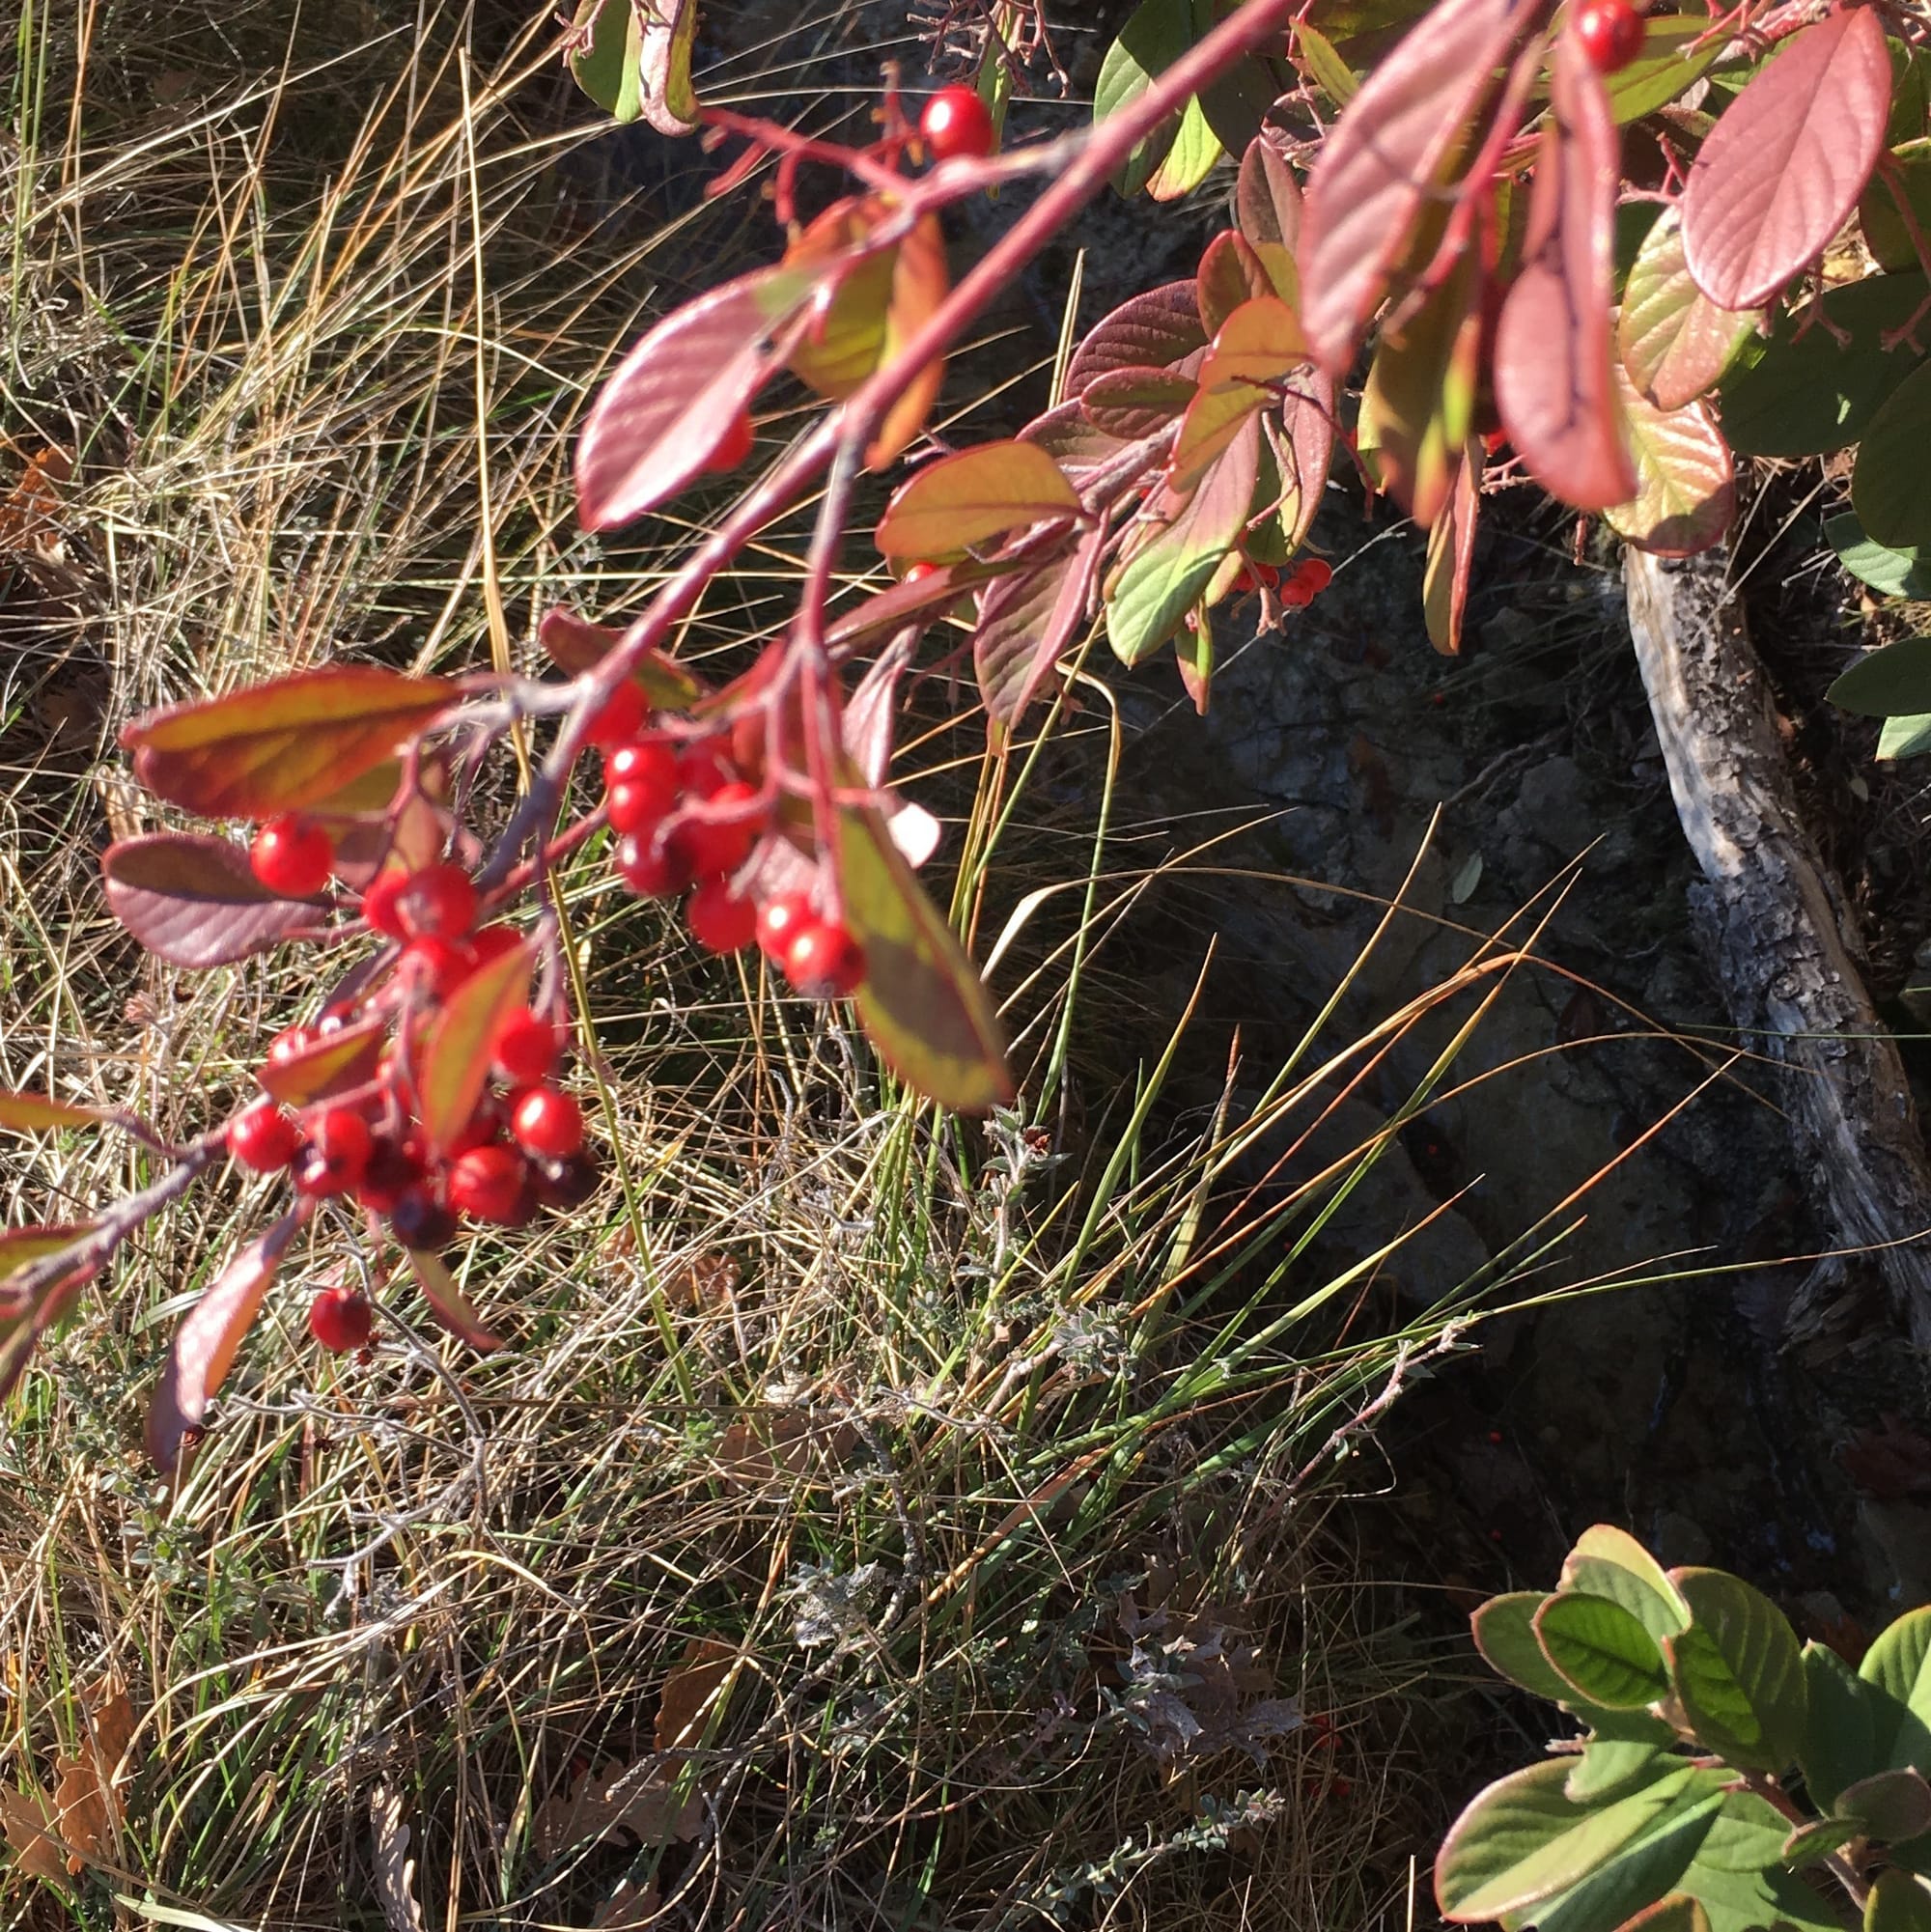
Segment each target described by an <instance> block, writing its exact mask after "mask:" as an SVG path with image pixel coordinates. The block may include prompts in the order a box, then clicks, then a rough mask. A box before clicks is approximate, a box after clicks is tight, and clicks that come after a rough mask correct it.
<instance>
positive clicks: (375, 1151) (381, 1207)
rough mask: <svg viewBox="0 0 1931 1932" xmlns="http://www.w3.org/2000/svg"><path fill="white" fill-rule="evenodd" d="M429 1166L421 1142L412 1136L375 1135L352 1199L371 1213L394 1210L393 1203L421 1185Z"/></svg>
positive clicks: (391, 1211) (387, 1212) (394, 1204)
mask: <svg viewBox="0 0 1931 1932" xmlns="http://www.w3.org/2000/svg"><path fill="white" fill-rule="evenodd" d="M428 1168H429V1163H428V1160H427V1158H426V1156H425V1154H424V1150H423V1146H422V1143H421V1142H420V1141H419V1140H417V1139H416V1138H415V1137H414V1135H412V1134H406V1135H404V1136H402V1137H400V1138H398V1137H397V1136H395V1135H392V1134H378V1135H377V1136H376V1139H375V1144H374V1145H373V1146H372V1147H371V1148H370V1150H369V1161H368V1164H367V1165H366V1166H365V1167H364V1168H363V1170H362V1179H361V1180H360V1182H358V1183H357V1184H356V1189H355V1198H356V1199H357V1200H358V1201H359V1202H361V1204H362V1205H363V1206H364V1207H365V1208H367V1209H368V1210H369V1211H370V1213H371V1214H378V1215H386V1214H390V1213H393V1212H394V1210H395V1206H396V1203H397V1202H398V1201H400V1200H401V1199H402V1198H403V1196H404V1195H405V1194H406V1193H407V1192H409V1191H410V1190H411V1189H413V1188H416V1187H418V1186H420V1185H421V1183H422V1179H423V1176H424V1174H425V1173H427V1172H428Z"/></svg>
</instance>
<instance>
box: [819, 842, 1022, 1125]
mask: <svg viewBox="0 0 1931 1932" xmlns="http://www.w3.org/2000/svg"><path fill="white" fill-rule="evenodd" d="M837 857H838V886H839V892H840V895H841V897H842V899H843V902H844V909H845V920H846V924H847V925H848V926H849V927H850V928H851V931H852V936H853V938H855V939H856V940H857V941H858V943H859V944H860V945H861V946H862V947H863V948H864V951H865V978H864V983H863V984H862V985H861V986H860V987H859V989H858V994H857V1001H858V1018H859V1021H860V1022H862V1024H863V1025H864V1028H865V1033H866V1036H867V1037H868V1038H869V1039H870V1040H871V1042H872V1044H873V1046H875V1047H876V1048H877V1049H878V1050H879V1053H880V1055H881V1057H882V1059H883V1060H884V1061H885V1064H886V1065H887V1066H889V1067H890V1068H891V1069H892V1070H893V1072H894V1073H896V1074H897V1075H898V1076H899V1078H901V1079H903V1080H905V1081H906V1083H907V1084H908V1085H909V1086H910V1087H912V1088H914V1089H915V1090H916V1091H917V1092H919V1093H921V1094H923V1095H925V1096H926V1098H927V1099H929V1100H935V1101H937V1102H938V1104H939V1106H945V1107H950V1108H951V1109H952V1110H953V1111H954V1112H956V1113H984V1112H986V1111H987V1110H988V1109H990V1108H992V1107H994V1106H1001V1105H1003V1104H1004V1103H1005V1102H1007V1101H1009V1100H1010V1099H1011V1098H1012V1094H1013V1084H1012V1077H1011V1076H1010V1075H1009V1074H1008V1073H1007V1071H1006V1059H1005V1047H1004V1043H1003V1040H1002V1039H1001V1035H1000V1028H999V1022H998V1019H997V1016H996V1015H995V1014H994V1012H993V1002H992V1000H991V999H990V997H989V996H988V995H987V993H986V988H985V983H984V982H983V981H982V980H981V979H980V977H979V974H978V971H977V969H976V968H975V967H974V966H973V965H972V962H971V961H970V960H969V959H967V958H966V957H965V949H964V948H963V947H962V946H961V945H960V943H959V941H958V939H957V938H955V937H954V935H953V932H952V928H951V927H950V926H948V925H947V924H946V922H945V920H944V918H943V917H942V916H941V915H940V913H939V911H938V908H936V907H935V906H934V905H933V903H932V901H931V900H930V899H928V898H927V897H926V895H925V891H924V888H923V887H922V886H921V885H920V884H919V882H918V881H917V880H916V879H915V878H914V877H913V876H912V872H911V868H910V866H909V865H908V864H907V863H906V862H905V859H904V857H903V856H902V855H901V854H900V853H899V850H898V848H897V847H896V846H895V845H894V844H893V843H892V837H891V833H890V832H889V831H888V830H887V829H886V826H885V822H884V820H883V819H882V817H881V816H880V814H879V813H878V812H877V811H876V810H874V809H872V808H871V807H870V806H846V807H842V808H841V809H840V810H839V813H838V853H837Z"/></svg>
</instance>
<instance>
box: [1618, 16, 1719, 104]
mask: <svg viewBox="0 0 1931 1932" xmlns="http://www.w3.org/2000/svg"><path fill="white" fill-rule="evenodd" d="M1726 39H1727V36H1725V35H1724V34H1722V33H1721V32H1713V31H1712V23H1711V20H1710V16H1709V15H1708V14H1652V15H1651V16H1650V17H1649V18H1648V19H1647V20H1645V21H1644V22H1643V23H1642V51H1641V52H1640V53H1639V54H1637V57H1636V59H1635V60H1633V61H1631V62H1630V64H1629V66H1628V67H1626V68H1621V69H1618V70H1617V71H1616V72H1614V73H1613V74H1611V75H1610V76H1609V112H1610V113H1611V114H1612V115H1613V116H1614V117H1615V123H1616V126H1618V127H1622V126H1627V125H1628V124H1629V123H1630V122H1632V121H1640V120H1641V119H1642V117H1643V116H1644V115H1645V114H1654V113H1655V112H1656V110H1657V109H1658V108H1659V107H1666V106H1667V105H1668V104H1669V102H1670V101H1672V100H1674V99H1675V98H1676V97H1677V96H1678V95H1679V94H1682V93H1684V92H1685V91H1686V90H1687V89H1688V88H1690V87H1692V86H1693V85H1694V84H1695V82H1697V81H1698V80H1700V79H1701V78H1702V76H1703V72H1704V70H1706V69H1707V68H1708V67H1709V66H1710V65H1711V64H1712V63H1713V62H1714V61H1715V60H1716V58H1717V56H1718V55H1719V54H1721V52H1722V51H1723V46H1724V42H1725V40H1726ZM1697 41H1702V42H1705V44H1704V45H1703V46H1702V47H1700V48H1697V49H1696V51H1694V52H1692V51H1690V49H1691V47H1692V45H1693V42H1697Z"/></svg>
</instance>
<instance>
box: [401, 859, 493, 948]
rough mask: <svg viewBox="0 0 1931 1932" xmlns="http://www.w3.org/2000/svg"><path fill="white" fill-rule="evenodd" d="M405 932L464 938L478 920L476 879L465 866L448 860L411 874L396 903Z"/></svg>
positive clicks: (414, 935) (415, 935)
mask: <svg viewBox="0 0 1931 1932" xmlns="http://www.w3.org/2000/svg"><path fill="white" fill-rule="evenodd" d="M396 910H397V911H398V912H400V913H401V915H402V921H403V931H404V932H406V934H407V935H408V936H409V938H412V939H419V938H422V937H423V936H424V934H426V933H431V934H434V936H435V937H436V938H443V939H460V938H462V936H463V934H464V933H466V932H468V930H469V929H470V927H471V926H473V925H474V924H475V923H476V882H475V881H474V880H472V879H471V878H470V876H469V875H468V873H466V872H464V871H463V869H462V866H460V865H453V864H450V863H449V862H448V861H446V860H445V861H444V862H443V863H441V864H438V865H426V866H424V867H423V869H422V870H421V871H420V872H412V873H410V874H409V877H408V882H407V883H406V885H404V887H403V888H402V892H401V894H400V896H399V897H398V899H397V902H396Z"/></svg>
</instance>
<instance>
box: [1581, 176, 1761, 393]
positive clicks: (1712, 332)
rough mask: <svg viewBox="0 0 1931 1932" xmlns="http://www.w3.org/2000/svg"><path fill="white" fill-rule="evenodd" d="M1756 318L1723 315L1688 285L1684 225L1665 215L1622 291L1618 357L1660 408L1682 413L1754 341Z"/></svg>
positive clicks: (1746, 314) (1646, 239) (1736, 313)
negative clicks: (1752, 338) (1684, 250)
mask: <svg viewBox="0 0 1931 1932" xmlns="http://www.w3.org/2000/svg"><path fill="white" fill-rule="evenodd" d="M1755 320H1756V318H1755V317H1754V315H1753V314H1751V313H1750V311H1749V310H1743V311H1741V312H1739V311H1736V310H1732V309H1720V308H1719V307H1718V306H1717V305H1716V303H1715V302H1713V301H1712V300H1711V299H1710V298H1709V296H1708V295H1706V294H1703V292H1702V291H1701V290H1700V289H1699V288H1697V286H1696V284H1695V283H1694V282H1693V280H1692V279H1691V275H1690V265H1689V264H1688V263H1687V262H1685V261H1684V259H1683V223H1682V220H1681V218H1680V216H1679V214H1678V212H1677V210H1676V209H1675V208H1673V207H1671V208H1666V209H1665V210H1663V213H1662V215H1661V216H1660V217H1659V218H1658V219H1657V220H1656V222H1655V223H1654V224H1653V225H1652V226H1651V228H1650V231H1649V233H1648V234H1647V235H1645V236H1644V237H1643V239H1642V245H1641V246H1640V247H1639V248H1638V249H1637V256H1636V260H1635V262H1634V263H1632V264H1631V266H1630V271H1629V276H1628V279H1627V280H1626V281H1625V282H1624V284H1623V299H1622V307H1621V309H1620V311H1619V312H1618V314H1617V317H1616V352H1617V354H1618V355H1619V356H1620V357H1621V358H1622V365H1623V368H1624V370H1625V371H1626V372H1627V373H1628V375H1629V378H1630V380H1631V381H1632V382H1634V383H1635V384H1636V386H1637V389H1638V390H1640V391H1641V393H1642V394H1643V395H1644V396H1646V397H1647V398H1648V399H1649V400H1650V401H1651V402H1652V403H1654V404H1655V405H1656V406H1657V407H1658V408H1659V409H1680V408H1681V407H1682V406H1684V405H1685V404H1686V403H1693V402H1694V401H1695V400H1696V398H1697V397H1698V396H1700V395H1702V394H1703V392H1704V391H1705V390H1706V389H1709V388H1711V387H1712V386H1714V385H1715V383H1716V382H1717V381H1718V380H1719V379H1720V378H1721V377H1722V375H1723V373H1724V371H1725V370H1727V369H1728V368H1729V366H1730V364H1731V363H1732V362H1733V361H1735V359H1736V357H1737V354H1738V351H1739V350H1742V348H1743V347H1744V345H1745V344H1746V343H1747V342H1749V339H1750V336H1751V333H1752V328H1753V325H1754V323H1755Z"/></svg>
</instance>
